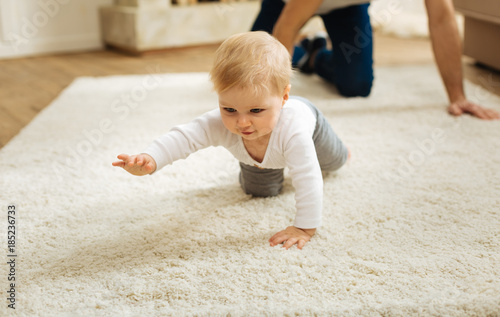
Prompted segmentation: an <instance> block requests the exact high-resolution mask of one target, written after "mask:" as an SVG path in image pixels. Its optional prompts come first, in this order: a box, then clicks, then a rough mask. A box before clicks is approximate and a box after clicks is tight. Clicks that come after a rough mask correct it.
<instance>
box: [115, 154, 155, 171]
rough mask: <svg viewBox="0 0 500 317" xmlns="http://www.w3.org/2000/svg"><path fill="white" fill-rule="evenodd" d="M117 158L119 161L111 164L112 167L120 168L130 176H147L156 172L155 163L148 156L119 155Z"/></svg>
mask: <svg viewBox="0 0 500 317" xmlns="http://www.w3.org/2000/svg"><path fill="white" fill-rule="evenodd" d="M118 158H119V159H120V161H116V162H113V166H118V167H122V168H123V169H124V170H126V171H127V172H129V173H130V174H132V175H136V176H142V175H148V174H151V173H153V172H154V171H155V170H156V162H155V160H154V159H153V158H152V157H151V156H149V155H148V154H138V155H127V154H120V155H118Z"/></svg>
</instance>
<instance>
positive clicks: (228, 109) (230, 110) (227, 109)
mask: <svg viewBox="0 0 500 317" xmlns="http://www.w3.org/2000/svg"><path fill="white" fill-rule="evenodd" d="M224 110H225V111H227V112H236V109H234V108H224Z"/></svg>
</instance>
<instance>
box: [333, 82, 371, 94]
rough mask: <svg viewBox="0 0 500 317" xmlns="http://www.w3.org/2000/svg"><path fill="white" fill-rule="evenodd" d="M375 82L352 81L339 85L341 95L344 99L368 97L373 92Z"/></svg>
mask: <svg viewBox="0 0 500 317" xmlns="http://www.w3.org/2000/svg"><path fill="white" fill-rule="evenodd" d="M372 84H373V80H363V81H361V80H355V79H354V80H351V81H347V82H342V83H338V84H337V89H338V91H339V93H340V94H341V95H342V96H344V97H368V96H369V95H370V93H371V90H372Z"/></svg>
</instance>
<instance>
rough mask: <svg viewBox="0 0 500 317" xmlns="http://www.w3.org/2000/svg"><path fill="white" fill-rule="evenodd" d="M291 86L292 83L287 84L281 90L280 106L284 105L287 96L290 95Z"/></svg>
mask: <svg viewBox="0 0 500 317" xmlns="http://www.w3.org/2000/svg"><path fill="white" fill-rule="evenodd" d="M291 88H292V85H290V84H288V85H287V86H286V87H285V89H284V90H283V102H282V103H281V106H282V107H283V106H284V105H285V102H287V101H288V98H289V97H290V89H291Z"/></svg>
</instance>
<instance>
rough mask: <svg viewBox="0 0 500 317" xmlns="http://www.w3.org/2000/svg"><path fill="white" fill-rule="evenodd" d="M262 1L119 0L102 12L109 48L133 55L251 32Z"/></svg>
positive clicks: (204, 42)
mask: <svg viewBox="0 0 500 317" xmlns="http://www.w3.org/2000/svg"><path fill="white" fill-rule="evenodd" d="M259 8H260V1H258V0H246V1H234V0H233V1H229V0H222V1H203V0H175V1H174V0H115V2H114V4H113V5H111V6H105V7H102V8H101V9H100V18H101V30H102V38H103V41H104V43H105V44H106V45H108V46H112V47H115V48H119V49H122V50H125V51H127V52H131V53H136V54H137V53H142V52H146V51H154V50H161V49H166V48H172V47H181V46H193V45H202V44H213V43H220V42H222V41H223V40H225V39H226V38H227V37H228V36H230V35H232V34H235V33H239V32H245V31H248V30H250V28H251V26H252V24H253V21H254V19H255V17H256V16H257V13H258V11H259Z"/></svg>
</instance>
